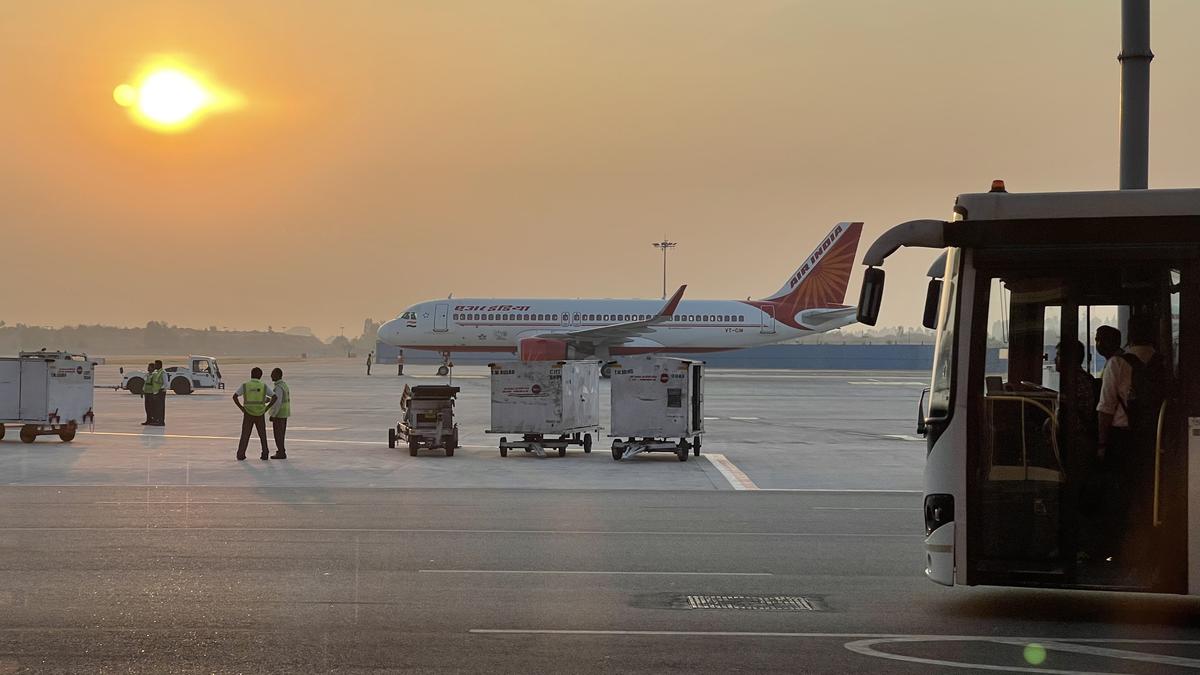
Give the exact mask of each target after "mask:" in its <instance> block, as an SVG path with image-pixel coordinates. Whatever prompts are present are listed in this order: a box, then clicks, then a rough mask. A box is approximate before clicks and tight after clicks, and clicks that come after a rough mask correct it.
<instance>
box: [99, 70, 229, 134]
mask: <svg viewBox="0 0 1200 675" xmlns="http://www.w3.org/2000/svg"><path fill="white" fill-rule="evenodd" d="M113 100H114V101H116V103H117V105H119V106H121V107H123V108H127V109H129V111H130V115H131V116H132V117H133V119H134V120H135V121H137V122H138V123H140V124H142V125H143V126H146V127H148V128H150V129H153V130H155V131H160V132H164V133H175V132H179V131H184V130H186V129H189V128H191V127H192V126H193V125H195V123H196V122H197V121H199V119H200V118H201V117H203V116H204V115H205V114H207V113H211V112H219V111H223V110H228V109H231V108H234V107H237V106H238V105H239V104H240V102H241V97H240V96H238V95H236V94H233V93H232V92H229V91H227V90H224V89H222V88H221V87H219V86H217V85H214V84H212V83H211V82H209V81H208V79H207V78H206V77H205V76H203V75H201V74H199V73H197V72H195V71H192V70H190V69H188V68H186V67H184V66H182V65H179V64H176V63H170V62H162V61H160V62H157V63H153V64H151V65H149V66H147V67H146V68H145V69H144V70H143V71H142V74H141V75H139V76H138V77H136V78H134V83H133V84H130V83H124V84H120V85H117V87H116V88H115V89H113Z"/></svg>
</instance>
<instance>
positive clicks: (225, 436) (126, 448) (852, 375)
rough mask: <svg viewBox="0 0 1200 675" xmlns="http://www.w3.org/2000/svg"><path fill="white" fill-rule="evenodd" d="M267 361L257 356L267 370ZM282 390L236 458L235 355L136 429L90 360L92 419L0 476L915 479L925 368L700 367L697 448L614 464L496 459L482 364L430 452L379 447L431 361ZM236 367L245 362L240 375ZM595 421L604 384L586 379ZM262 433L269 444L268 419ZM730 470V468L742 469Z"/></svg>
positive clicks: (308, 481)
mask: <svg viewBox="0 0 1200 675" xmlns="http://www.w3.org/2000/svg"><path fill="white" fill-rule="evenodd" d="M274 365H275V364H271V363H264V364H262V367H263V369H264V370H265V371H266V372H268V373H269V372H270V369H271V368H272V367H273V366H274ZM280 367H281V368H283V369H284V373H285V379H286V380H287V382H288V384H289V385H290V386H291V390H292V397H293V401H294V403H293V415H292V417H291V419H290V420H289V423H288V424H289V433H288V443H289V448H288V457H289V459H288V460H286V461H270V462H260V461H259V460H258V459H257V455H258V452H257V450H258V446H257V445H255V443H257V439H252V445H251V448H250V450H249V451H248V456H249V457H250V459H249V460H247V461H246V462H241V463H238V462H235V461H234V453H235V450H236V447H237V436H238V433H239V431H240V424H241V413H240V412H239V411H238V410H237V408H235V407H234V405H233V402H232V401H231V400H230V399H231V396H232V394H233V391H234V389H236V387H237V386H238V384H239V383H240V382H242V381H243V380H244V379H246V378H247V377H248V375H249V370H250V368H251V366H250V365H237V366H226V367H225V369H224V375H225V377H226V380H227V386H228V387H229V388H228V389H227V390H225V391H217V390H200V391H197V392H195V393H193V394H191V395H188V396H176V395H174V394H168V395H167V415H166V417H167V425H166V426H165V427H161V428H159V427H143V426H140V424H139V423H140V422H141V421H142V419H143V418H144V414H143V408H142V400H141V398H140V397H138V396H135V395H132V394H129V393H128V392H125V391H117V390H115V389H113V388H112V385H115V384H117V383H119V382H120V375H119V373H118V372H117V368H115V367H112V366H101V367H99V368H98V372H97V384H98V386H100V387H104V386H105V385H108V388H98V389H97V390H96V401H95V409H96V424H95V427H94V428H93V429H84V432H83V433H80V434H79V436H78V437H77V439H76V440H75V441H74V442H72V443H69V444H64V443H61V442H59V441H58V439H57V438H56V437H53V436H45V437H41V438H39V439H38V441H37V442H36V443H35V444H32V445H25V444H22V443H21V442H20V441H19V439H17V437H16V434H15V430H13V432H14V433H9V434H8V435H7V437H6V438H5V439H4V440H3V441H0V448H3V452H0V484H2V483H7V484H10V485H212V486H228V487H301V486H320V487H445V488H553V489H600V490H609V489H653V490H728V489H745V488H749V489H833V490H846V489H852V490H907V491H919V490H920V489H921V476H922V471H923V466H924V456H925V444H924V440H923V439H921V438H918V437H916V436H913V435H911V434H912V433H913V427H914V425H915V420H916V411H917V402H918V399H919V398H920V394H921V390H922V388H923V387H924V386H926V385H925V380H926V379H927V378H926V376H925V375H924V374H921V373H896V372H880V373H871V372H862V371H846V372H812V371H785V372H781V371H774V370H772V371H739V370H710V371H708V373H707V376H706V391H705V417H706V419H705V431H706V433H705V434H704V436H703V443H702V448H701V457H699V458H697V457H691V458H689V461H687V462H680V461H679V460H678V459H677V458H676V457H675V456H674V455H672V454H668V453H654V454H646V455H640V456H637V457H633V458H630V459H628V460H623V461H621V462H614V461H613V459H612V456H611V453H610V451H609V448H610V447H611V442H612V439H611V438H609V437H608V436H607V435H603V434H604V432H603V430H602V431H601V435H600V436H599V437H598V438H596V439H595V444H594V448H593V451H592V453H590V454H584V453H583V451H582V450H581V449H579V448H578V447H573V448H571V449H569V450H568V454H567V456H566V457H563V458H559V457H557V456H556V455H555V454H554V453H551V456H550V457H547V458H545V459H541V458H538V457H536V456H534V455H526V454H525V453H523V452H520V451H516V452H513V453H510V454H509V456H508V457H507V458H501V457H500V453H499V448H498V442H499V438H500V437H499V436H498V435H492V434H485V433H484V430H485V429H487V428H488V427H489V425H490V421H489V416H490V389H489V380H488V379H487V372H488V371H487V368H486V367H481V366H469V367H458V368H455V372H454V379H453V384H454V385H455V386H458V387H461V389H462V390H461V391H460V392H459V395H458V403H457V405H456V411H455V414H456V417H457V421H458V426H459V433H460V443H462V445H463V447H462V448H461V449H460V450H458V451H456V453H455V456H454V457H445V453H444V452H442V451H440V450H429V449H423V450H421V453H420V456H419V457H415V458H414V457H410V456H409V454H408V449H407V448H397V449H394V450H393V449H389V448H388V447H387V430H388V428H389V427H390V426H392V425H394V424H395V422H396V418H397V417H398V415H399V406H400V396H401V392H402V391H403V389H404V385H405V384H408V385H418V384H433V383H444V382H446V381H447V379H446V378H444V377H438V376H436V375H435V374H434V368H433V367H432V366H408V367H407V371H406V372H407V374H406V376H404V377H397V376H396V371H395V367H394V366H379V367H376V368H374V369H373V372H374V375H373V376H371V377H367V376H366V374H365V368H363V366H362V364H360V363H358V362H357V361H354V362H351V361H349V360H332V361H331V360H319V361H312V362H301V363H285V364H281V365H280ZM243 371H244V372H243ZM600 399H601V423H602V424H607V419H608V383H607V382H602V384H601V397H600ZM267 436H268V441H269V443H270V446H271V448H272V451H274V441H273V439H271V437H270V436H271V430H270V425H268V427H267ZM741 476H744V477H745V478H744V479H743V478H742V477H741Z"/></svg>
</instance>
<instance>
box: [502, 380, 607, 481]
mask: <svg viewBox="0 0 1200 675" xmlns="http://www.w3.org/2000/svg"><path fill="white" fill-rule="evenodd" d="M489 368H490V370H491V388H492V395H491V399H492V412H491V427H490V428H489V429H488V430H487V433H489V434H521V440H516V441H510V440H508V437H507V436H502V437H501V438H500V456H501V457H507V456H508V451H509V450H514V449H520V450H524V451H525V452H532V453H535V454H536V455H537V456H538V457H545V456H546V452H545V451H546V449H547V448H551V449H555V450H557V451H558V456H559V457H564V456H566V454H567V447H569V446H572V445H578V446H580V447H582V448H583V451H584V453H590V452H591V451H592V433H593V432H596V433H598V432H599V430H600V363H599V362H597V361H509V362H505V363H493V364H490V366H489Z"/></svg>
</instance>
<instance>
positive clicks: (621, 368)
mask: <svg viewBox="0 0 1200 675" xmlns="http://www.w3.org/2000/svg"><path fill="white" fill-rule="evenodd" d="M610 395H611V396H612V432H611V435H612V436H617V437H620V436H624V437H625V438H626V440H621V439H620V438H616V439H615V440H614V441H613V443H612V458H613V459H614V460H616V461H620V460H622V459H628V458H630V457H633V456H634V455H640V454H642V453H644V452H671V453H674V454H675V456H677V457H678V458H679V461H681V462H686V461H687V458H688V453H689V452H692V453H694V454H695V456H696V457H699V456H700V437H701V435H702V434H703V433H704V362H703V361H689V360H686V359H675V358H669V357H664V356H633V357H626V358H623V359H621V361H620V362H619V363H618V364H616V365H615V366H613V371H612V388H611V390H610ZM672 439H678V440H672Z"/></svg>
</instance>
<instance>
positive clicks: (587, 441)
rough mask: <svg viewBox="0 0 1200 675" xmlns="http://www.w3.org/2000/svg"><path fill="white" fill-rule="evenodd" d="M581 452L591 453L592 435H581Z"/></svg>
mask: <svg viewBox="0 0 1200 675" xmlns="http://www.w3.org/2000/svg"><path fill="white" fill-rule="evenodd" d="M583 451H584V452H585V453H586V452H591V451H592V435H591V434H584V435H583Z"/></svg>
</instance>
